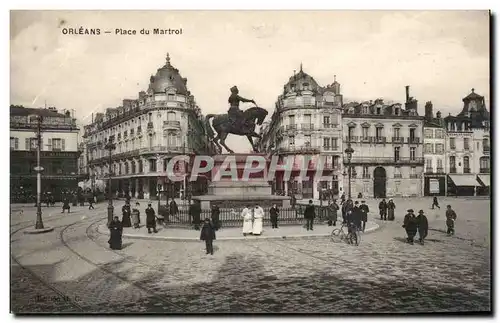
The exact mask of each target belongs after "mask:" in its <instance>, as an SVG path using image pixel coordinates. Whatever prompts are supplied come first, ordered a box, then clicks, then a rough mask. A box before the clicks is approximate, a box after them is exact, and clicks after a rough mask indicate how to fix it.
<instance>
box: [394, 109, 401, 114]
mask: <svg viewBox="0 0 500 323" xmlns="http://www.w3.org/2000/svg"><path fill="white" fill-rule="evenodd" d="M400 113H401V109H400V108H399V107H396V108H394V114H395V115H397V116H398V115H399V114H400Z"/></svg>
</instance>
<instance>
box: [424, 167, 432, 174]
mask: <svg viewBox="0 0 500 323" xmlns="http://www.w3.org/2000/svg"><path fill="white" fill-rule="evenodd" d="M425 172H426V173H427V174H432V173H434V170H433V169H432V167H426V168H425Z"/></svg>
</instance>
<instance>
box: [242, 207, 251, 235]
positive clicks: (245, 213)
mask: <svg viewBox="0 0 500 323" xmlns="http://www.w3.org/2000/svg"><path fill="white" fill-rule="evenodd" d="M241 217H242V218H243V236H246V235H247V234H252V232H253V218H252V211H250V206H249V205H247V206H246V207H245V208H243V210H242V211H241Z"/></svg>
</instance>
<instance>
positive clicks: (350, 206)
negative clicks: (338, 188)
mask: <svg viewBox="0 0 500 323" xmlns="http://www.w3.org/2000/svg"><path fill="white" fill-rule="evenodd" d="M353 207H354V205H353V203H352V200H351V199H348V200H347V201H345V202H344V203H343V204H342V223H343V224H346V223H347V215H348V213H349V212H350V211H352V209H353Z"/></svg>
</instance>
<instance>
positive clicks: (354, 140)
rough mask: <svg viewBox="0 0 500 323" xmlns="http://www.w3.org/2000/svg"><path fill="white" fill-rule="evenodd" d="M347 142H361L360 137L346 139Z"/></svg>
mask: <svg viewBox="0 0 500 323" xmlns="http://www.w3.org/2000/svg"><path fill="white" fill-rule="evenodd" d="M345 141H346V142H358V141H359V137H358V136H350V137H349V136H347V137H345Z"/></svg>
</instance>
